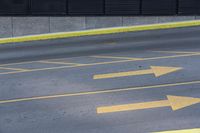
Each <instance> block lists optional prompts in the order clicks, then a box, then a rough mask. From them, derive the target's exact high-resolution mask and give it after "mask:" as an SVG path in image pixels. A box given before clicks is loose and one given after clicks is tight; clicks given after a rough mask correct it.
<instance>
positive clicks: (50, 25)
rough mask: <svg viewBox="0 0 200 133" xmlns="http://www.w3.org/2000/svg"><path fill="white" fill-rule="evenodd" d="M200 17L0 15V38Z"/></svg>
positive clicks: (196, 17)
mask: <svg viewBox="0 0 200 133" xmlns="http://www.w3.org/2000/svg"><path fill="white" fill-rule="evenodd" d="M194 19H200V16H141V17H139V16H137V17H134V16H129V17H128V16H121V17H120V16H119V17H114V16H113V17H0V38H5V37H14V36H23V35H34V34H43V33H54V32H65V31H78V30H86V29H95V28H107V27H119V26H131V25H133V26H134V25H142V24H155V23H164V22H175V21H184V20H194Z"/></svg>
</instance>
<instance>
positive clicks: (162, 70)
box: [93, 66, 182, 79]
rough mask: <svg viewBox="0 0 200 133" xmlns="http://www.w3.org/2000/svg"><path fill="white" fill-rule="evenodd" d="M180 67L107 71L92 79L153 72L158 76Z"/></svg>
mask: <svg viewBox="0 0 200 133" xmlns="http://www.w3.org/2000/svg"><path fill="white" fill-rule="evenodd" d="M181 69H182V68H181V67H163V66H151V69H147V70H138V71H128V72H118V73H108V74H99V75H94V76H93V79H108V78H117V77H126V76H137V75H145V74H154V75H155V77H160V76H162V75H165V74H169V73H172V72H176V71H178V70H181Z"/></svg>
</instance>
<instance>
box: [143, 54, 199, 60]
mask: <svg viewBox="0 0 200 133" xmlns="http://www.w3.org/2000/svg"><path fill="white" fill-rule="evenodd" d="M198 55H200V53H191V54H181V55H170V56H160V57H151V58H144V59H143V61H145V60H158V59H171V58H178V57H190V56H198Z"/></svg>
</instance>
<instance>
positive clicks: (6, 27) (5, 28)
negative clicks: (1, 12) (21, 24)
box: [0, 17, 13, 37]
mask: <svg viewBox="0 0 200 133" xmlns="http://www.w3.org/2000/svg"><path fill="white" fill-rule="evenodd" d="M12 33H13V31H12V18H11V17H0V37H10V36H13V34H12Z"/></svg>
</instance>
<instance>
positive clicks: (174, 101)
mask: <svg viewBox="0 0 200 133" xmlns="http://www.w3.org/2000/svg"><path fill="white" fill-rule="evenodd" d="M167 98H168V100H169V103H170V105H171V107H172V110H174V111H176V110H179V109H182V108H185V107H188V106H191V105H194V104H197V103H200V98H193V97H182V96H170V95H168V96H167Z"/></svg>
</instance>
